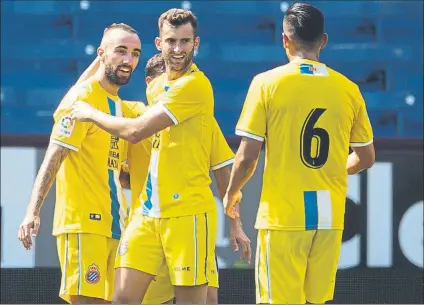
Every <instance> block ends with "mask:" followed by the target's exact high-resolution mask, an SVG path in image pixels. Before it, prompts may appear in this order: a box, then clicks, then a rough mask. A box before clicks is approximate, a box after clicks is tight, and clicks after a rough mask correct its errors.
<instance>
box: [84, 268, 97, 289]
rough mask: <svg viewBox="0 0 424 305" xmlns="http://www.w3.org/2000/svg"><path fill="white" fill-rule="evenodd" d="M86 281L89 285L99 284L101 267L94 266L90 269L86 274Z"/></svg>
mask: <svg viewBox="0 0 424 305" xmlns="http://www.w3.org/2000/svg"><path fill="white" fill-rule="evenodd" d="M85 280H86V281H87V283H89V284H97V283H98V282H99V281H100V271H99V266H97V265H96V264H92V265H90V266H89V267H88V271H87V273H86V274H85Z"/></svg>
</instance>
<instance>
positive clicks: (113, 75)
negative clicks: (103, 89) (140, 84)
mask: <svg viewBox="0 0 424 305" xmlns="http://www.w3.org/2000/svg"><path fill="white" fill-rule="evenodd" d="M105 74H106V77H107V79H108V81H109V82H111V83H112V84H114V85H117V86H125V85H126V84H128V83H129V82H130V80H131V76H132V73H130V75H129V76H128V77H119V76H118V68H116V69H115V70H113V68H112V66H110V65H107V66H106V69H105Z"/></svg>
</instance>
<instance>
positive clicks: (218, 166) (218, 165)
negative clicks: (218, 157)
mask: <svg viewBox="0 0 424 305" xmlns="http://www.w3.org/2000/svg"><path fill="white" fill-rule="evenodd" d="M233 163H234V158H231V159H229V160H226V161H224V162H221V163H218V164H216V165H214V166H212V167H211V170H213V171H214V170H217V169H220V168H223V167H226V166H228V165H230V164H233Z"/></svg>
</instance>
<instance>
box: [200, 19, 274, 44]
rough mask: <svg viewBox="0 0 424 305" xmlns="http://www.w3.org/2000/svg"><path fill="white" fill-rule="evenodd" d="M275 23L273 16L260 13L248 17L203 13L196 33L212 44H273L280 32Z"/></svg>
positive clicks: (202, 39) (203, 40)
mask: <svg viewBox="0 0 424 305" xmlns="http://www.w3.org/2000/svg"><path fill="white" fill-rule="evenodd" d="M217 19H219V20H217ZM277 24H278V23H277V22H276V20H275V19H274V18H270V17H268V16H266V15H260V14H257V15H252V16H249V18H246V16H245V15H232V16H229V17H227V16H225V15H210V14H205V15H204V16H199V24H198V34H199V36H200V38H201V41H202V42H207V43H213V44H222V43H245V44H256V43H260V44H274V43H276V42H278V40H277V39H279V38H277V37H279V36H280V32H281V28H280V26H279V25H277ZM218 33H219V34H218Z"/></svg>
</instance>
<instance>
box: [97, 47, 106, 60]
mask: <svg viewBox="0 0 424 305" xmlns="http://www.w3.org/2000/svg"><path fill="white" fill-rule="evenodd" d="M104 55H105V50H104V49H103V48H102V47H98V48H97V56H98V57H100V59H101V60H102V61H103V57H104Z"/></svg>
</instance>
